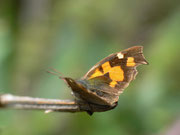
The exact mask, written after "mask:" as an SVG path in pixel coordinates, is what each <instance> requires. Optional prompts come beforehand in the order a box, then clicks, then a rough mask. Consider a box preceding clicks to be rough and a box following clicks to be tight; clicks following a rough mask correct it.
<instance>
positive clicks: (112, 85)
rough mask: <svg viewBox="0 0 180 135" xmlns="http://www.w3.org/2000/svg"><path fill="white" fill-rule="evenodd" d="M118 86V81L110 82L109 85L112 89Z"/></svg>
mask: <svg viewBox="0 0 180 135" xmlns="http://www.w3.org/2000/svg"><path fill="white" fill-rule="evenodd" d="M116 84H117V82H116V81H112V82H110V84H109V86H111V87H113V88H114V87H115V86H116Z"/></svg>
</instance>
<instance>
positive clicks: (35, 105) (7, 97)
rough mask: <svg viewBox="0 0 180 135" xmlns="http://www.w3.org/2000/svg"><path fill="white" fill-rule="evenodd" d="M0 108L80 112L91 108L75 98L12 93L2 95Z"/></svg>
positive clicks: (0, 96)
mask: <svg viewBox="0 0 180 135" xmlns="http://www.w3.org/2000/svg"><path fill="white" fill-rule="evenodd" d="M0 108H13V109H30V110H50V111H60V112H80V111H88V110H89V106H87V104H83V103H80V104H79V103H77V102H76V101H73V100H59V99H44V98H32V97H24V96H14V95H12V94H3V95H0Z"/></svg>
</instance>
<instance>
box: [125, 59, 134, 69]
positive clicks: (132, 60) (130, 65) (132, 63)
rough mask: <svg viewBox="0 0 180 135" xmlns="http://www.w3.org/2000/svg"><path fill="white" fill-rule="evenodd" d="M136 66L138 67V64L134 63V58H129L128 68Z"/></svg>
mask: <svg viewBox="0 0 180 135" xmlns="http://www.w3.org/2000/svg"><path fill="white" fill-rule="evenodd" d="M135 65H136V63H135V62H134V58H133V57H128V59H127V64H126V66H128V67H133V66H135Z"/></svg>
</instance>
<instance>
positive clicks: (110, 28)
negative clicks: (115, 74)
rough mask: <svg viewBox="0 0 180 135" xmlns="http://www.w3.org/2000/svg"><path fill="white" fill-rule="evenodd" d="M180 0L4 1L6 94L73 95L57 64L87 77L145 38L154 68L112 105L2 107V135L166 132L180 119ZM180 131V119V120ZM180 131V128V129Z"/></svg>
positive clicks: (0, 15) (0, 19)
mask: <svg viewBox="0 0 180 135" xmlns="http://www.w3.org/2000/svg"><path fill="white" fill-rule="evenodd" d="M179 5H180V1H179V0H173V1H172V0H164V1H161V0H151V1H142V0H141V1H137V0H136V1H130V0H111V1H107V0H100V1H97V0H77V1H73V0H65V1H64V0H60V1H57V0H38V1H37V0H1V1H0V69H1V70H0V93H13V94H16V95H28V96H34V97H44V98H61V99H65V98H73V97H72V96H71V94H70V90H69V89H68V87H67V86H66V85H65V84H64V82H63V81H61V80H59V79H57V77H54V76H52V75H49V74H46V70H48V68H49V67H53V68H56V69H58V70H59V71H61V72H62V73H63V74H64V75H66V76H71V77H74V78H80V77H81V76H83V75H84V74H85V73H86V72H87V71H88V69H89V68H90V67H91V66H93V65H94V64H95V63H96V62H98V61H99V60H101V59H102V58H104V57H106V56H107V55H109V54H111V53H113V52H117V51H120V50H122V49H125V48H128V47H130V46H133V45H138V44H141V45H143V46H144V55H145V57H146V59H147V60H148V62H149V63H150V65H149V66H141V67H139V68H138V71H139V74H138V75H137V77H136V80H135V81H133V82H132V83H131V84H130V86H129V87H128V88H127V89H126V90H125V92H124V93H123V94H122V95H121V96H120V99H119V105H118V107H117V108H115V109H114V110H112V111H108V112H103V113H95V114H94V115H93V116H92V117H90V116H88V115H87V114H86V113H75V114H71V113H50V114H44V113H43V112H38V111H20V110H1V111H0V135H10V134H13V135H16V134H17V135H24V134H26V135H40V134H44V135H54V134H63V135H71V134H73V135H84V134H86V135H92V134H93V135H99V134H103V135H108V134H112V135H152V134H153V135H161V134H166V132H168V131H169V130H171V127H172V125H173V124H174V123H175V122H176V121H177V120H178V119H180V90H179V89H180V84H179V82H180V77H179V75H180V63H179V58H180V54H179V50H180V45H179V44H180V38H179V35H180V27H179V24H180V6H179ZM179 129H180V124H179ZM174 132H176V131H174Z"/></svg>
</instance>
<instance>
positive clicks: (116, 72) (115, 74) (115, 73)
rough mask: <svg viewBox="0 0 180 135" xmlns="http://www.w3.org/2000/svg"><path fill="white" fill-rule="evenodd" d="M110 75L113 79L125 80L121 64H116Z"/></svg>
mask: <svg viewBox="0 0 180 135" xmlns="http://www.w3.org/2000/svg"><path fill="white" fill-rule="evenodd" d="M109 77H110V78H111V80H113V81H123V80H124V71H123V70H122V68H121V67H120V66H115V67H113V68H111V70H110V71H109Z"/></svg>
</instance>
